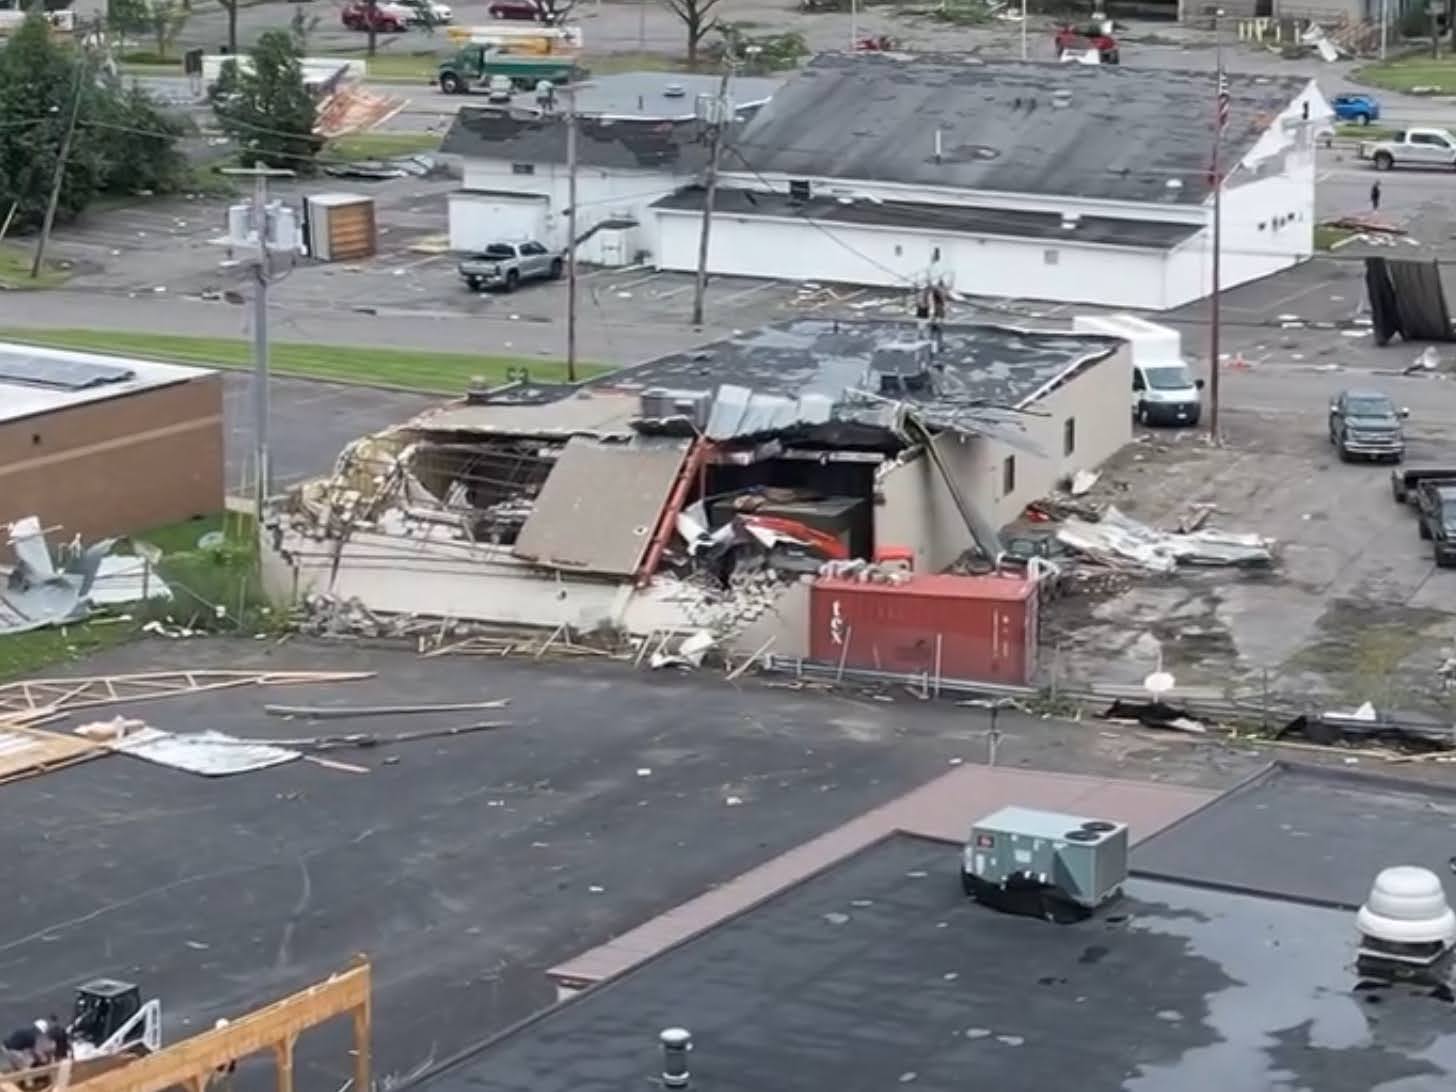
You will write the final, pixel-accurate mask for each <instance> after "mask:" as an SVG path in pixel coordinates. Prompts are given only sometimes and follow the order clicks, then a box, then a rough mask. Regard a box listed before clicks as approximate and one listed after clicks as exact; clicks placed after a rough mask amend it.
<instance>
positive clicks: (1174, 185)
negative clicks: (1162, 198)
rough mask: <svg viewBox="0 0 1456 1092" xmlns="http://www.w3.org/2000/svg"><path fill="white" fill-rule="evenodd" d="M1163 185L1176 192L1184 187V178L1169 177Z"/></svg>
mask: <svg viewBox="0 0 1456 1092" xmlns="http://www.w3.org/2000/svg"><path fill="white" fill-rule="evenodd" d="M1163 185H1164V186H1165V187H1167V188H1168V189H1169V190H1172V191H1173V192H1174V193H1177V192H1178V191H1179V190H1181V189H1182V188H1183V179H1181V178H1170V179H1168V181H1166V182H1164V183H1163Z"/></svg>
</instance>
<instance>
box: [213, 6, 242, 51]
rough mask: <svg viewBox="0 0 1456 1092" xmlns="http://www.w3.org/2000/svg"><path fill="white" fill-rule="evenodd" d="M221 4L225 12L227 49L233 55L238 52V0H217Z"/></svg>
mask: <svg viewBox="0 0 1456 1092" xmlns="http://www.w3.org/2000/svg"><path fill="white" fill-rule="evenodd" d="M217 2H218V3H219V4H221V5H222V10H223V11H225V12H227V28H228V40H227V51H228V52H229V53H231V54H232V55H233V56H237V53H238V4H239V2H240V0H217Z"/></svg>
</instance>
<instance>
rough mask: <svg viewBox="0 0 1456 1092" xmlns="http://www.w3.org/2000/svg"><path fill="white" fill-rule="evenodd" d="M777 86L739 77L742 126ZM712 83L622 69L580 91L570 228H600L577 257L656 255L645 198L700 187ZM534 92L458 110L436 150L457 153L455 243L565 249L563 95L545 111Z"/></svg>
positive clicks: (609, 261)
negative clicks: (460, 169)
mask: <svg viewBox="0 0 1456 1092" xmlns="http://www.w3.org/2000/svg"><path fill="white" fill-rule="evenodd" d="M781 82H782V81H780V80H777V79H765V78H752V77H748V78H741V79H739V80H737V81H735V84H734V92H733V99H734V103H735V107H736V114H737V116H738V117H739V118H743V119H746V118H747V117H749V116H751V114H752V112H753V111H754V110H756V109H757V108H758V107H759V106H761V105H762V104H763V103H764V102H766V101H767V100H768V98H769V96H771V95H772V94H773V93H774V91H775V90H776V89H777V88H778V87H779V86H780V84H781ZM717 85H718V77H716V76H696V75H687V74H681V73H674V74H668V73H662V72H624V73H618V74H615V75H608V76H601V77H598V78H596V79H594V80H592V81H591V83H589V84H587V85H584V86H582V87H581V88H579V89H578V90H577V92H576V96H577V97H576V110H577V115H578V117H579V118H580V121H579V124H578V127H577V165H578V170H577V231H578V233H579V234H585V233H586V232H588V231H590V230H591V229H592V228H593V227H594V226H596V225H598V224H601V223H604V222H610V223H612V224H618V225H621V224H626V223H632V224H633V225H635V226H631V227H627V226H617V227H612V228H608V229H603V230H600V231H597V232H595V233H594V234H592V235H591V236H590V237H589V238H587V239H585V240H583V242H582V244H581V246H580V247H579V249H578V252H577V253H578V255H579V256H580V258H581V259H582V260H583V261H587V262H592V263H594V264H598V265H626V264H629V263H631V262H633V261H636V260H637V259H638V257H639V255H641V254H644V253H651V252H652V251H653V250H654V249H655V246H654V243H653V241H652V239H651V233H652V231H653V229H654V228H655V220H654V219H653V218H652V217H650V216H649V215H648V214H647V210H648V209H649V208H650V207H651V205H652V202H653V201H655V200H657V199H658V198H659V197H663V196H666V195H667V194H670V193H673V192H674V191H676V190H677V189H680V188H681V187H683V186H686V185H690V184H694V183H697V182H699V181H700V180H701V178H702V172H703V169H704V167H705V166H706V165H707V161H708V145H707V142H706V141H705V140H704V125H703V122H702V121H700V120H699V119H698V113H699V111H700V110H701V106H700V103H699V99H700V98H701V96H703V95H705V94H708V93H713V94H716V92H717ZM533 103H534V100H533V97H532V96H530V95H525V96H518V97H517V101H516V102H515V103H513V104H512V105H511V107H510V108H507V109H504V110H503V109H499V108H496V107H480V108H467V109H465V110H462V111H460V113H459V114H458V115H456V119H455V121H454V123H453V124H452V125H451V127H450V131H449V132H448V133H447V134H446V136H445V142H444V144H443V146H442V148H441V150H442V151H443V152H445V153H447V154H449V155H458V156H460V157H461V159H462V161H463V164H464V180H463V185H462V187H461V189H460V190H459V191H457V192H456V193H454V194H452V195H451V198H450V246H451V249H453V250H457V251H470V250H480V249H482V248H483V247H485V246H487V245H488V244H490V243H492V242H500V241H507V240H509V241H518V240H525V239H537V240H540V241H541V242H543V243H545V244H547V245H548V246H551V247H553V248H555V247H564V246H565V245H566V217H565V212H566V209H567V203H568V191H569V186H568V180H567V171H566V122H565V118H564V117H563V116H562V114H561V112H560V111H561V108H562V102H561V99H560V97H559V96H558V98H557V100H556V102H555V105H554V107H553V109H552V111H550V112H546V113H542V112H541V111H540V110H539V109H538V108H537V107H536V106H534V105H533Z"/></svg>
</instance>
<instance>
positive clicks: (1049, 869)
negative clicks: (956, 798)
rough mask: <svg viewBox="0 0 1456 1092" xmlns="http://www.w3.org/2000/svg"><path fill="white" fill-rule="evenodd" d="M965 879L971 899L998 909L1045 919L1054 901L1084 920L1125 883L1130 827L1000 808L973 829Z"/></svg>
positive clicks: (962, 872)
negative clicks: (1031, 914) (1048, 901)
mask: <svg viewBox="0 0 1456 1092" xmlns="http://www.w3.org/2000/svg"><path fill="white" fill-rule="evenodd" d="M961 877H962V882H963V886H964V888H965V891H966V893H967V894H968V895H973V896H975V898H976V899H977V900H978V901H980V902H985V903H988V904H990V905H993V906H997V907H998V908H999V909H1005V910H1011V911H1012V912H1016V913H1033V914H1036V915H1037V916H1042V915H1043V914H1045V913H1047V911H1048V909H1049V907H1048V904H1047V899H1048V898H1049V899H1050V900H1051V901H1052V902H1055V903H1061V904H1063V905H1065V906H1069V907H1071V908H1074V912H1075V911H1080V912H1081V915H1082V916H1085V914H1086V913H1089V912H1090V911H1092V910H1094V909H1096V908H1097V907H1099V906H1101V905H1102V904H1103V903H1105V902H1107V901H1109V900H1110V899H1112V898H1115V897H1116V896H1117V895H1118V894H1119V893H1120V892H1121V890H1122V885H1123V884H1124V883H1125V882H1126V881H1127V824H1126V823H1113V822H1108V821H1106V820H1103V819H1087V818H1083V817H1080V816H1075V815H1062V814H1059V813H1057V812H1050V811H1036V810H1033V809H1031V808H1020V807H1009V808H1002V809H1001V810H1000V811H997V812H993V813H992V814H990V815H988V816H986V817H985V818H984V819H980V820H978V821H977V822H976V823H975V825H974V826H972V827H971V836H970V840H969V841H968V842H967V843H966V847H965V852H964V857H963V861H962V865H961ZM1033 895H1034V896H1037V897H1036V898H1034V899H1030V898H1028V896H1033ZM1023 904H1025V905H1023Z"/></svg>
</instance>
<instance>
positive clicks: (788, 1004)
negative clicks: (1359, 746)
mask: <svg viewBox="0 0 1456 1092" xmlns="http://www.w3.org/2000/svg"><path fill="white" fill-rule="evenodd" d="M973 773H974V774H975V780H974V782H973V783H972V782H971V781H969V780H967V779H968V778H970V777H971V775H972V774H973ZM996 775H1000V776H1001V778H1005V777H1007V776H1011V777H1012V780H1013V781H1014V782H1015V783H1014V784H1011V785H1006V784H998V783H997V782H998V779H997V777H996ZM953 777H954V778H957V779H959V780H958V781H957V783H956V785H955V786H953V787H954V788H955V789H957V790H959V791H960V801H961V805H960V806H961V812H960V814H961V817H962V820H963V822H964V825H963V826H961V827H959V828H958V829H956V830H955V831H954V833H953V834H952V831H951V830H949V829H946V830H945V833H944V834H942V833H940V830H941V828H942V826H943V824H940V823H925V822H923V821H917V819H916V816H915V814H914V813H910V812H906V813H904V814H902V816H901V819H900V820H899V821H900V822H901V823H908V825H909V826H911V827H913V828H916V829H913V830H905V829H901V830H900V831H898V832H890V833H886V834H884V835H883V836H882V837H880V838H879V839H878V840H876V841H872V842H869V843H868V844H866V843H865V842H864V841H863V840H862V839H853V838H841V839H839V840H838V842H837V843H836V844H835V846H830V845H829V844H828V843H829V842H830V840H832V839H833V838H834V837H835V836H834V835H832V834H831V835H826V836H825V838H823V839H819V840H818V842H819V843H824V845H823V846H822V851H821V852H820V853H819V855H818V858H817V860H818V865H817V867H811V864H810V862H808V861H795V862H793V863H792V864H790V863H789V861H788V858H789V857H791V856H793V854H789V855H785V857H784V858H780V859H779V860H778V861H777V862H770V863H769V864H768V865H765V866H764V868H763V869H761V870H759V871H761V872H764V873H765V874H767V873H769V872H772V871H774V870H775V869H777V873H776V874H777V876H778V881H777V887H775V888H772V889H768V890H765V889H764V888H763V887H762V886H760V887H759V889H758V890H757V891H756V892H754V893H753V894H755V895H756V897H752V898H751V901H749V899H750V897H751V896H750V893H749V892H741V893H739V901H738V902H737V903H736V905H735V904H731V903H730V902H729V901H726V900H724V899H721V898H719V899H717V902H718V903H719V905H718V906H717V907H716V915H717V917H716V921H708V920H704V918H703V916H702V914H703V912H705V910H706V908H704V911H700V912H699V916H698V919H697V921H696V923H695V928H694V929H693V930H692V931H691V932H689V933H688V935H687V936H686V937H685V938H683V937H679V938H678V939H677V942H676V943H671V941H670V940H669V941H667V943H668V944H670V945H671V946H668V947H665V948H664V947H663V946H662V944H663V943H664V942H663V941H662V940H659V941H658V942H657V946H656V947H655V948H649V949H648V950H645V951H643V952H641V953H640V954H639V955H638V956H637V957H636V958H635V959H634V960H633V961H632V962H631V963H630V964H629V965H628V966H626V967H625V968H624V969H621V970H619V971H618V973H616V974H615V975H614V976H612V977H609V978H606V979H605V980H604V981H601V982H600V983H599V984H598V985H595V986H593V987H592V988H590V989H587V990H586V991H585V992H584V993H582V994H580V995H578V996H576V997H574V998H572V999H571V1000H569V1001H567V1002H566V1003H565V1004H561V1005H558V1006H557V1007H555V1008H554V1009H550V1010H547V1011H546V1012H544V1013H542V1014H541V1015H539V1016H538V1017H536V1018H534V1019H533V1020H531V1021H528V1022H527V1023H526V1024H524V1025H522V1026H520V1027H518V1028H517V1029H516V1030H514V1031H512V1032H509V1033H507V1034H505V1035H504V1036H501V1037H499V1038H497V1039H495V1040H494V1041H490V1042H486V1043H483V1044H481V1045H480V1046H479V1047H477V1048H475V1049H473V1050H468V1051H466V1052H464V1053H462V1054H461V1055H460V1056H458V1057H456V1058H454V1059H451V1060H448V1061H445V1062H443V1063H442V1064H440V1065H439V1066H437V1067H436V1069H435V1071H434V1072H432V1073H430V1074H427V1075H426V1076H425V1077H424V1078H423V1079H422V1080H420V1081H419V1082H417V1087H419V1088H420V1089H422V1090H427V1092H465V1090H467V1089H479V1088H489V1089H492V1090H493V1092H527V1090H529V1092H557V1090H560V1092H567V1090H569V1092H620V1090H622V1089H628V1088H634V1087H645V1086H648V1085H650V1084H652V1085H655V1084H657V1083H658V1082H659V1081H660V1075H661V1073H662V1072H663V1055H662V1052H661V1049H660V1047H659V1045H658V1034H659V1032H660V1031H661V1030H662V1029H665V1028H669V1027H682V1028H686V1029H688V1030H689V1031H690V1032H691V1035H692V1041H693V1050H692V1051H691V1053H690V1054H689V1056H688V1068H689V1070H690V1073H691V1084H690V1087H691V1088H693V1089H700V1090H705V1092H707V1090H711V1092H761V1090H763V1089H770V1088H771V1089H776V1090H784V1092H793V1090H798V1089H804V1090H806V1092H808V1090H819V1089H825V1088H835V1089H843V1090H845V1092H859V1090H861V1089H864V1090H869V1089H885V1088H902V1087H903V1088H912V1089H924V1090H926V1092H958V1090H960V1089H965V1088H980V1087H985V1088H1006V1089H1023V1088H1027V1089H1030V1088H1049V1087H1057V1086H1060V1085H1064V1084H1066V1083H1067V1081H1068V1080H1069V1079H1071V1080H1073V1081H1074V1082H1075V1083H1076V1084H1078V1085H1079V1086H1082V1087H1087V1088H1095V1089H1099V1090H1103V1089H1106V1090H1113V1089H1125V1090H1129V1092H1132V1090H1137V1092H1142V1090H1149V1092H1160V1090H1169V1092H1172V1090H1178V1092H1184V1090H1188V1089H1206V1088H1218V1087H1228V1088H1238V1089H1273V1088H1290V1089H1296V1088H1297V1089H1319V1090H1320V1092H1369V1090H1372V1089H1392V1090H1393V1089H1401V1090H1402V1092H1427V1090H1428V1092H1436V1090H1438V1089H1446V1088H1449V1087H1450V1086H1451V1081H1452V1079H1453V1077H1456V1023H1453V1020H1452V1016H1453V1012H1452V1001H1451V998H1452V991H1451V989H1450V986H1449V985H1448V984H1446V983H1444V982H1442V981H1435V982H1434V983H1433V982H1432V981H1431V980H1430V978H1429V977H1427V978H1426V979H1425V980H1420V976H1416V977H1417V981H1413V982H1402V981H1401V979H1400V978H1397V977H1381V976H1372V975H1371V974H1370V973H1369V971H1368V968H1366V967H1363V966H1360V965H1357V958H1356V957H1357V949H1358V947H1359V945H1360V938H1359V933H1358V930H1357V925H1356V915H1355V912H1354V911H1355V909H1356V907H1357V906H1358V905H1359V903H1360V902H1361V901H1362V900H1363V899H1364V898H1365V896H1366V894H1367V893H1368V892H1369V891H1370V887H1371V882H1372V880H1373V879H1374V877H1375V875H1376V873H1377V872H1378V871H1379V870H1381V869H1383V868H1386V867H1389V866H1391V865H1395V864H1414V865H1418V866H1422V867H1425V868H1428V869H1431V870H1433V871H1434V872H1435V874H1436V875H1437V877H1440V876H1447V877H1449V870H1448V868H1447V865H1446V859H1447V858H1448V857H1449V850H1450V847H1449V834H1450V828H1451V824H1452V821H1453V817H1456V801H1453V798H1452V794H1451V793H1450V791H1449V790H1447V789H1444V788H1434V789H1433V788H1431V787H1429V786H1426V785H1416V784H1411V783H1404V782H1400V781H1396V780H1394V779H1390V778H1381V777H1370V776H1364V775H1359V774H1351V773H1347V772H1344V771H1330V770H1325V769H1320V768H1313V767H1290V766H1283V765H1276V766H1272V767H1270V768H1269V769H1267V770H1266V771H1265V772H1264V773H1263V774H1262V775H1261V776H1259V777H1257V778H1256V779H1254V780H1253V781H1252V782H1250V783H1247V784H1245V785H1244V786H1242V787H1240V788H1237V789H1235V790H1232V791H1231V792H1229V793H1227V794H1225V795H1224V796H1222V797H1221V798H1219V799H1217V800H1216V801H1214V802H1212V803H1209V804H1205V805H1203V806H1202V807H1192V808H1189V807H1185V808H1183V809H1182V814H1181V816H1179V815H1177V814H1175V813H1176V812H1177V811H1178V810H1179V809H1177V808H1167V807H1165V808H1163V809H1162V810H1163V811H1164V812H1165V814H1164V816H1163V818H1162V819H1161V820H1159V821H1157V822H1155V823H1154V824H1152V826H1151V830H1150V829H1149V825H1148V824H1146V823H1145V824H1143V826H1142V829H1141V832H1140V833H1141V836H1142V840H1141V841H1139V842H1138V843H1137V845H1136V846H1135V847H1134V849H1133V853H1132V874H1131V877H1130V878H1129V880H1128V881H1127V883H1126V884H1125V886H1124V889H1123V894H1122V897H1121V898H1120V899H1118V900H1116V901H1114V902H1113V903H1111V904H1109V905H1107V906H1105V907H1103V908H1102V909H1100V910H1098V911H1097V912H1096V913H1095V914H1094V915H1093V916H1092V917H1090V918H1088V919H1087V920H1084V921H1080V922H1076V923H1071V924H1060V925H1058V924H1052V923H1050V922H1047V921H1044V920H1041V919H1039V918H1032V917H1023V916H1015V915H1011V914H1005V913H1001V912H999V911H997V910H993V909H990V908H988V907H985V906H983V905H980V904H978V903H975V902H973V901H971V900H969V899H967V898H966V897H965V896H964V895H963V894H962V892H961V890H960V885H959V883H958V880H957V872H958V868H959V864H960V853H959V851H960V841H961V839H963V838H964V837H965V831H966V830H967V829H968V827H969V822H970V821H971V820H973V819H975V818H976V817H978V816H980V815H984V814H986V813H987V812H988V811H990V810H994V808H995V806H996V803H995V802H993V799H992V798H994V797H996V796H998V795H999V793H998V790H1006V789H1013V790H1014V791H1017V792H1020V793H1022V794H1025V795H1023V797H1022V799H1025V800H1027V802H1028V803H1037V804H1040V805H1042V806H1047V805H1049V804H1051V802H1052V801H1053V800H1055V799H1057V798H1059V797H1065V796H1066V795H1070V793H1069V792H1068V791H1067V790H1066V787H1065V786H1062V785H1060V784H1059V783H1052V784H1047V785H1043V784H1040V783H1039V780H1040V777H1039V775H1035V774H1031V773H1030V772H1028V771H1000V770H992V769H983V770H980V771H971V770H969V769H967V770H965V771H957V772H956V773H955V774H954V775H951V774H948V775H946V776H945V777H944V778H942V779H941V780H942V781H947V782H948V781H949V780H950V779H952V778H953ZM1062 780H1063V781H1066V780H1075V779H1066V778H1063V779H1062ZM1104 785H1105V786H1107V787H1106V789H1105V791H1102V792H1100V795H1098V796H1097V799H1098V800H1099V801H1100V803H1099V805H1098V806H1099V807H1102V808H1106V809H1109V810H1108V811H1106V812H1104V814H1107V815H1109V816H1110V817H1121V818H1129V819H1131V818H1134V817H1133V816H1132V815H1130V814H1128V812H1129V810H1130V809H1131V805H1130V804H1129V802H1128V792H1129V785H1130V783H1126V782H1123V783H1104ZM951 787H952V786H949V785H947V788H951ZM1144 788H1146V789H1148V790H1149V791H1152V790H1153V787H1152V786H1144ZM968 789H969V790H972V791H973V792H974V791H976V790H979V791H980V793H981V794H982V798H981V799H977V798H976V797H975V796H970V797H968V796H967V795H966V790H968ZM1084 791H1086V790H1084ZM1091 795H1092V794H1091V793H1089V799H1090V798H1091ZM1119 812H1120V813H1121V815H1118V813H1119ZM858 822H859V821H858V820H857V821H856V823H858ZM852 826H854V824H851V827H852ZM1134 826H1135V828H1136V826H1137V823H1136V820H1135V819H1134ZM927 827H929V828H931V829H925V828H927ZM848 829H849V828H845V830H846V831H847V830H848ZM1134 833H1135V836H1136V835H1138V834H1139V832H1138V831H1137V830H1136V829H1135V831H1134ZM1149 834H1150V835H1151V836H1150V837H1149V836H1148V835H1149ZM947 835H950V837H949V838H947ZM814 844H815V843H811V845H814ZM806 848H807V847H806ZM797 852H798V851H795V853H797ZM733 886H734V885H733V884H729V885H727V887H728V888H730V889H731V888H733ZM1446 887H1447V889H1448V891H1449V890H1450V887H1451V885H1450V881H1449V878H1448V879H1447V881H1446ZM708 898H709V896H705V897H704V900H707V899H708ZM704 900H700V901H704ZM674 915H678V916H681V915H679V914H678V912H676V911H674V912H673V914H669V915H666V916H665V918H664V919H663V920H664V921H667V919H670V918H673V917H674ZM671 935H672V929H671V927H670V926H669V927H668V928H667V929H666V930H665V933H664V936H671ZM642 939H643V940H644V942H646V940H645V936H644V938H642ZM1446 973H1448V971H1440V970H1438V971H1436V972H1434V975H1435V977H1436V978H1438V979H1439V978H1440V977H1441V976H1442V975H1444V974H1446Z"/></svg>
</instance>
